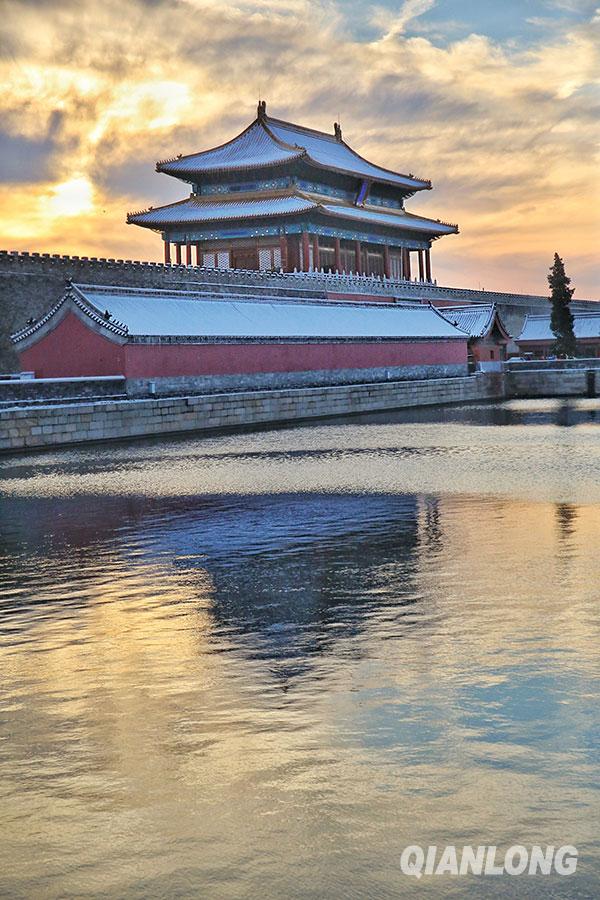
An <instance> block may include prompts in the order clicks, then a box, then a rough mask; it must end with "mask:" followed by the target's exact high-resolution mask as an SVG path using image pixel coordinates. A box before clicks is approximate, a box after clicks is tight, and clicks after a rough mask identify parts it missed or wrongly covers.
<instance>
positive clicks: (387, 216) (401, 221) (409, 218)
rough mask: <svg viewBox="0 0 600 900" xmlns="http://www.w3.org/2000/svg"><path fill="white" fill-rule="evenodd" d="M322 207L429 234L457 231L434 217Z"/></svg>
mask: <svg viewBox="0 0 600 900" xmlns="http://www.w3.org/2000/svg"><path fill="white" fill-rule="evenodd" d="M323 209H324V210H325V211H326V212H327V213H329V214H330V215H334V216H343V217H344V218H348V219H358V220H359V221H361V222H374V223H376V224H378V225H390V226H391V227H392V228H403V229H406V230H407V231H426V232H428V233H429V234H455V233H456V232H457V231H458V225H447V224H446V223H445V222H436V221H435V220H434V219H425V218H424V217H423V216H413V215H411V214H410V213H405V212H398V213H387V212H385V213H384V212H379V211H377V210H373V209H365V208H364V207H360V206H343V205H341V204H329V203H326V204H323Z"/></svg>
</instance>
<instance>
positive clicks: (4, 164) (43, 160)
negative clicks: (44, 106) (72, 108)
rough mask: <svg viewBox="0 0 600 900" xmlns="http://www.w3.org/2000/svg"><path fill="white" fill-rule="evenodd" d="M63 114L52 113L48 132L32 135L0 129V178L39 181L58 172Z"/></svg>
mask: <svg viewBox="0 0 600 900" xmlns="http://www.w3.org/2000/svg"><path fill="white" fill-rule="evenodd" d="M63 119H64V116H63V113H62V112H60V110H55V111H54V112H53V113H51V115H50V118H49V120H48V125H47V128H46V133H45V134H44V136H43V137H40V138H29V137H25V136H23V135H19V134H12V133H9V132H7V131H3V130H0V181H2V182H16V183H30V184H31V183H36V182H42V181H48V180H49V179H51V178H52V177H53V175H54V170H55V169H56V166H55V156H56V154H58V153H59V151H60V148H61V128H62V124H63Z"/></svg>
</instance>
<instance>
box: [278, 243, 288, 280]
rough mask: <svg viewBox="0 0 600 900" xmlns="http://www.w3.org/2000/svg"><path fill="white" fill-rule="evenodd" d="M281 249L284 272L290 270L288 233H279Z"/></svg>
mask: <svg viewBox="0 0 600 900" xmlns="http://www.w3.org/2000/svg"><path fill="white" fill-rule="evenodd" d="M279 249H280V251H281V268H282V269H283V271H284V272H289V263H288V242H287V235H285V234H280V235H279Z"/></svg>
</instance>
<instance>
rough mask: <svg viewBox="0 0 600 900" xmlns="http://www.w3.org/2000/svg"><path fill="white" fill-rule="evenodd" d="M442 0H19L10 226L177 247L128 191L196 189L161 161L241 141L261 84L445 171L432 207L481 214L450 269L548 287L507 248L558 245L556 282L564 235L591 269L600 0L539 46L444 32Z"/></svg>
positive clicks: (413, 163)
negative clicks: (430, 27)
mask: <svg viewBox="0 0 600 900" xmlns="http://www.w3.org/2000/svg"><path fill="white" fill-rule="evenodd" d="M433 5H434V3H433V2H432V0H406V2H405V3H404V4H402V6H401V8H400V10H399V11H397V12H396V13H394V14H390V12H389V10H388V11H383V10H382V9H377V10H375V18H376V19H377V21H378V22H379V26H380V27H379V37H377V38H375V39H372V37H370V38H369V39H363V40H361V39H359V38H358V37H356V36H355V34H354V32H353V31H352V29H351V27H350V25H351V22H350V21H349V18H348V15H347V11H348V7H347V6H344V4H342V3H341V2H340V3H335V2H333V0H285V2H282V0H230V2H217V0H174V2H173V0H169V2H167V0H154V2H144V0H103V2H99V0H80V2H79V3H78V4H77V5H76V6H75V5H71V4H69V3H64V4H62V3H61V4H58V5H57V4H52V3H43V4H34V3H24V2H17V0H9V2H8V3H7V4H6V12H5V14H4V22H3V25H4V31H5V33H6V35H8V37H9V39H10V40H9V41H8V43H9V45H10V47H11V53H10V54H8V55H6V56H5V57H3V58H0V77H2V81H3V83H4V84H6V85H9V86H10V89H9V90H7V91H4V92H3V94H2V96H1V97H0V117H1V119H2V123H3V125H2V132H1V133H0V152H1V151H2V148H5V150H6V151H7V153H4V154H3V156H4V157H6V158H8V160H9V162H10V165H9V166H8V167H7V168H5V170H4V175H3V176H1V177H3V178H4V180H5V181H7V182H8V181H9V180H10V182H11V184H12V187H11V189H10V192H8V193H7V195H6V197H5V199H4V201H3V205H2V206H1V207H0V215H1V217H2V222H3V223H4V231H5V236H4V240H3V241H2V243H4V245H5V246H6V245H7V244H9V245H10V246H15V241H16V244H17V245H18V246H21V247H24V248H25V247H28V248H30V249H38V250H42V251H44V250H51V251H54V252H59V251H60V252H77V250H79V251H80V252H83V253H87V254H90V253H96V254H100V255H107V254H108V255H113V256H114V255H115V254H116V255H118V256H131V255H132V254H134V252H135V251H138V252H139V253H140V254H141V255H143V256H146V257H148V258H159V256H160V241H159V239H158V238H157V237H156V236H154V235H152V234H151V233H148V232H145V231H142V230H141V229H136V228H134V227H133V226H129V227H127V226H126V225H125V224H124V218H125V212H126V211H127V209H135V208H141V207H144V206H147V205H154V206H156V205H159V204H161V203H163V202H168V201H170V200H173V199H177V198H180V197H183V196H185V195H186V193H187V192H188V190H189V188H188V186H186V185H184V184H182V183H178V182H177V181H175V180H174V179H169V178H167V177H166V176H162V175H157V174H156V173H155V172H154V162H155V160H156V159H159V158H164V157H167V156H172V155H175V154H176V153H179V152H181V153H187V152H193V151H196V150H199V149H204V148H208V147H210V146H214V145H216V144H218V143H221V142H223V141H225V140H228V139H229V138H231V137H232V136H233V135H234V134H236V133H238V132H239V131H240V130H241V129H242V128H243V127H244V126H245V125H247V124H248V122H249V121H250V120H251V118H252V117H253V115H254V110H255V108H256V102H257V98H258V94H259V92H260V93H261V95H262V96H263V97H266V98H267V101H268V108H269V110H270V111H271V112H272V113H273V114H276V115H280V116H281V117H283V118H290V119H292V120H295V121H299V122H303V123H305V124H308V125H312V126H313V127H316V128H324V129H326V130H331V128H332V122H333V120H334V119H336V118H337V116H338V113H339V115H340V116H341V119H342V124H343V128H344V135H345V137H346V138H347V139H348V140H349V142H350V143H351V144H352V145H353V146H355V147H356V149H357V150H359V152H361V153H362V154H363V155H365V156H367V157H370V158H372V159H373V160H375V161H377V162H379V163H381V164H382V165H384V166H388V167H390V168H397V169H398V170H400V171H412V172H415V173H416V174H418V175H421V176H423V177H431V178H432V179H433V181H434V187H435V191H434V192H433V193H431V194H428V195H427V196H426V197H422V198H420V197H418V198H417V197H416V198H414V200H413V201H412V208H413V209H415V210H417V211H421V212H423V213H424V214H430V215H433V216H434V217H437V216H439V217H440V218H442V219H446V220H450V221H458V222H459V224H460V226H461V235H460V237H458V238H452V239H446V240H444V241H440V242H437V243H436V245H435V249H434V258H435V259H436V261H437V264H438V265H439V267H440V268H439V270H438V272H437V274H438V278H439V279H440V280H443V278H444V271H445V272H447V273H448V277H455V273H456V271H457V268H460V267H461V266H462V269H461V271H462V273H463V274H462V276H461V280H462V281H463V282H464V281H467V282H469V283H477V281H478V280H479V279H478V278H476V270H477V267H481V266H482V265H484V264H485V266H486V267H488V268H487V269H486V271H487V270H489V271H492V270H493V271H496V272H497V277H498V281H497V286H505V287H508V286H510V284H511V283H512V286H513V287H514V288H516V289H523V290H525V289H528V290H533V289H534V288H535V285H534V284H532V283H531V271H532V270H531V267H530V265H529V263H528V265H527V266H524V268H523V270H522V271H523V281H522V282H521V281H519V270H518V266H517V267H515V266H512V267H510V268H508V269H507V268H503V267H502V266H501V265H500V264H499V263H498V264H497V263H496V262H495V261H497V260H500V259H504V258H505V256H506V254H507V253H511V254H512V255H513V257H514V258H515V259H516V260H518V259H519V258H520V256H521V255H527V258H528V259H530V258H531V256H532V254H533V255H534V256H535V255H536V254H538V255H537V257H536V258H538V259H539V271H540V282H539V285H538V288H539V289H540V290H544V289H545V282H544V276H545V269H546V265H547V257H548V256H550V257H551V254H552V253H553V252H554V249H560V250H561V252H562V253H564V254H565V255H566V256H567V258H569V255H571V257H572V259H573V260H575V261H576V260H578V259H580V260H581V272H582V273H583V277H585V278H588V279H591V277H592V271H593V267H592V266H590V265H589V263H588V262H586V263H585V264H584V259H588V258H589V256H590V254H591V253H592V252H593V248H594V247H595V246H598V245H599V244H600V235H598V221H597V215H596V214H595V209H596V208H597V203H598V200H600V196H599V193H600V189H599V183H598V126H597V121H598V99H597V98H598V84H599V83H600V21H598V20H597V19H593V18H592V16H593V11H592V12H591V13H590V18H589V20H588V21H586V22H585V23H582V24H577V23H575V24H573V23H571V24H570V25H569V27H568V28H566V29H563V31H562V32H561V33H560V34H557V33H556V32H554V31H552V30H550V29H546V30H545V29H544V28H543V27H542V28H541V31H540V32H536V33H535V34H539V40H537V42H536V43H534V44H533V45H530V46H529V47H527V48H526V49H515V48H514V47H512V46H509V45H506V44H502V43H499V42H496V41H494V40H492V39H491V38H490V37H489V36H486V35H482V34H470V35H468V36H466V37H462V38H461V39H455V40H449V41H446V42H444V44H443V45H442V46H438V45H436V44H435V43H434V42H433V40H432V39H428V33H427V32H426V31H421V32H419V33H418V34H417V33H415V30H414V29H413V28H412V27H410V25H411V23H415V22H416V21H417V19H418V18H419V17H420V16H422V15H424V13H426V12H427V11H428V10H430V9H431V8H432V7H433ZM350 8H353V7H350ZM77 179H87V181H88V182H89V183H90V185H91V186H92V190H91V192H90V194H89V202H90V204H91V208H90V207H89V206H88V207H87V212H86V213H85V216H84V215H83V214H82V215H81V216H80V217H79V218H78V219H77V218H72V220H71V221H70V223H66V222H63V221H61V220H60V217H58V218H57V217H56V216H51V215H49V214H48V213H47V211H48V209H49V207H48V203H47V202H41V200H40V198H43V197H46V198H50V197H52V196H53V193H52V192H53V190H55V189H56V187H57V186H58V185H62V184H69V183H72V182H75V183H76V184H83V183H84V182H82V181H77ZM32 182H36V184H37V186H36V187H35V188H34V186H33V185H32V184H31V183H32ZM28 184H31V187H28ZM594 198H595V199H594ZM594 203H595V204H596V206H594ZM50 208H52V207H50ZM44 211H46V212H44ZM45 216H46V218H45ZM7 223H10V224H7ZM119 242H121V246H120V248H118V247H117V246H116V245H118V243H119ZM457 260H458V261H459V262H458V263H457ZM460 261H462V262H460ZM444 267H445V268H444ZM573 274H574V275H575V276H577V273H576V272H575V273H573ZM491 286H492V284H491V283H489V279H488V287H491ZM586 292H595V293H598V294H599V295H600V287H598V286H596V288H595V290H594V287H593V284H592V283H591V281H589V282H588V284H587V288H586ZM578 293H579V294H580V295H581V294H582V293H584V291H583V290H580V291H578Z"/></svg>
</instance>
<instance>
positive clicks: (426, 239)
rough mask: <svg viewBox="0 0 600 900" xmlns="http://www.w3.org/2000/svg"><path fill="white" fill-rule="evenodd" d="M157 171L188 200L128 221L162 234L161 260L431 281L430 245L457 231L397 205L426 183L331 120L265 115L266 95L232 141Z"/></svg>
mask: <svg viewBox="0 0 600 900" xmlns="http://www.w3.org/2000/svg"><path fill="white" fill-rule="evenodd" d="M156 170H157V172H163V173H165V174H166V175H171V176H173V177H174V178H178V179H179V180H180V181H184V182H186V183H187V184H189V185H190V187H191V193H190V195H189V197H187V198H186V199H184V200H181V201H179V202H177V203H171V204H169V205H168V206H161V207H158V208H155V209H152V208H151V209H148V210H145V211H143V212H136V213H129V214H128V216H127V222H128V223H130V224H134V225H139V226H141V227H142V228H150V229H152V230H154V231H157V232H159V233H160V234H161V236H162V239H163V242H164V248H165V255H164V258H165V262H166V263H170V262H171V261H174V262H176V263H178V264H181V263H184V262H185V263H186V264H188V265H192V263H193V262H195V263H196V264H197V265H203V266H209V267H212V268H214V267H219V268H233V269H262V270H277V271H279V270H283V271H286V272H289V271H293V270H294V269H296V270H299V271H311V270H321V269H323V270H324V271H329V270H331V271H332V272H336V271H337V272H346V273H357V274H362V275H373V276H385V277H387V278H392V279H397V280H400V279H412V278H415V277H417V278H418V279H419V280H421V281H431V280H432V271H431V245H432V243H433V241H435V240H437V239H438V238H440V237H442V236H443V235H446V234H456V233H457V232H458V227H457V226H456V225H449V224H446V223H445V222H440V221H439V220H434V219H427V218H424V217H423V216H418V215H414V214H412V213H409V212H408V211H407V210H406V209H405V201H406V200H407V199H408V198H410V197H412V196H413V194H415V193H416V192H417V191H423V190H431V182H430V181H426V180H424V179H421V178H416V177H415V176H414V175H412V174H411V175H402V174H400V173H399V172H393V171H391V170H389V169H384V168H382V167H381V166H377V165H375V164H374V163H371V162H369V161H368V160H366V159H364V158H363V157H362V156H360V155H359V154H358V153H356V152H355V151H354V150H352V148H351V147H349V146H348V144H347V143H346V142H345V141H344V139H343V137H342V130H341V127H340V125H339V124H338V123H337V122H336V123H335V125H334V130H333V134H327V133H325V132H322V131H315V130H314V129H312V128H306V127H304V126H301V125H294V124H292V123H291V122H285V121H283V120H281V119H275V118H271V117H270V116H268V115H267V109H266V103H265V101H261V102H260V103H259V104H258V110H257V116H256V119H255V120H254V121H253V122H252V123H251V124H250V125H249V126H248V127H247V128H246V129H245V130H244V131H242V133H241V134H239V135H238V136H237V137H235V138H233V140H231V141H228V142H227V143H226V144H222V145H221V146H219V147H215V148H213V149H212V150H205V151H203V152H200V153H193V154H191V155H189V156H181V155H180V156H177V157H176V158H174V159H169V160H163V161H161V162H158V163H157V164H156ZM172 246H174V248H175V252H174V258H173V255H172V252H171V247H172ZM194 257H195V259H194Z"/></svg>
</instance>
